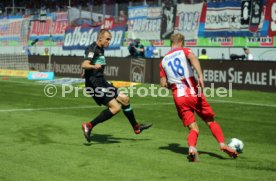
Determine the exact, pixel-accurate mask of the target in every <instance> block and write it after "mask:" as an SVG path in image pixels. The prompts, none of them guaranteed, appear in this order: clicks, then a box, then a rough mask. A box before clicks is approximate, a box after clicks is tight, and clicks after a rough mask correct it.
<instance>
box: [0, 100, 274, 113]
mask: <svg viewBox="0 0 276 181" xmlns="http://www.w3.org/2000/svg"><path fill="white" fill-rule="evenodd" d="M209 102H214V103H228V104H241V105H250V106H265V107H276V105H274V104H272V105H268V104H258V103H247V102H235V101H221V100H209ZM172 104H174V103H173V102H172V103H153V104H133V106H152V105H155V106H156V105H172ZM87 108H100V107H99V106H97V105H91V106H76V107H48V108H25V109H0V113H1V112H22V111H23V112H27V111H47V110H66V109H87Z"/></svg>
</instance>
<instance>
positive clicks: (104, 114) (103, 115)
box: [90, 109, 113, 127]
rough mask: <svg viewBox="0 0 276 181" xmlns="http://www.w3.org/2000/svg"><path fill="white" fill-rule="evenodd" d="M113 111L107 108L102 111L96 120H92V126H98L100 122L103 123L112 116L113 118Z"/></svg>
mask: <svg viewBox="0 0 276 181" xmlns="http://www.w3.org/2000/svg"><path fill="white" fill-rule="evenodd" d="M112 116H113V113H112V112H111V111H110V110H109V109H106V110H104V111H102V112H101V113H100V114H99V115H98V116H97V117H96V118H95V119H94V120H92V121H91V122H90V123H91V124H92V126H93V127H94V126H96V125H97V124H99V123H102V122H104V121H106V120H108V119H110V118H112Z"/></svg>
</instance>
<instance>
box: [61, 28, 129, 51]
mask: <svg viewBox="0 0 276 181" xmlns="http://www.w3.org/2000/svg"><path fill="white" fill-rule="evenodd" d="M125 30H126V26H116V27H114V28H113V29H111V30H110V32H111V34H112V39H111V42H110V45H109V47H108V48H109V49H120V47H121V45H122V43H123V39H124V33H125ZM99 31H100V27H95V28H92V27H81V26H79V27H68V28H67V29H66V31H65V35H64V45H63V49H64V50H84V49H85V48H86V47H87V46H89V45H90V44H91V43H93V42H94V41H96V40H97V36H98V32H99Z"/></svg>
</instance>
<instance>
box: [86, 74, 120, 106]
mask: <svg viewBox="0 0 276 181" xmlns="http://www.w3.org/2000/svg"><path fill="white" fill-rule="evenodd" d="M85 87H86V90H87V91H88V92H89V93H90V95H91V97H92V98H93V99H94V100H95V101H96V103H97V104H98V105H102V104H103V105H107V104H108V103H109V102H110V101H111V100H112V99H116V98H117V97H118V94H119V92H118V89H117V88H116V87H114V86H113V85H112V84H110V83H109V82H107V81H106V80H105V78H104V77H90V78H89V79H86V81H85Z"/></svg>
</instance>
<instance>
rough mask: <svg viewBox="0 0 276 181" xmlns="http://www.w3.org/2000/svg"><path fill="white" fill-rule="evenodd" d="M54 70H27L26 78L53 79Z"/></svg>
mask: <svg viewBox="0 0 276 181" xmlns="http://www.w3.org/2000/svg"><path fill="white" fill-rule="evenodd" d="M54 78H55V76H54V72H29V74H28V80H54Z"/></svg>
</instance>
